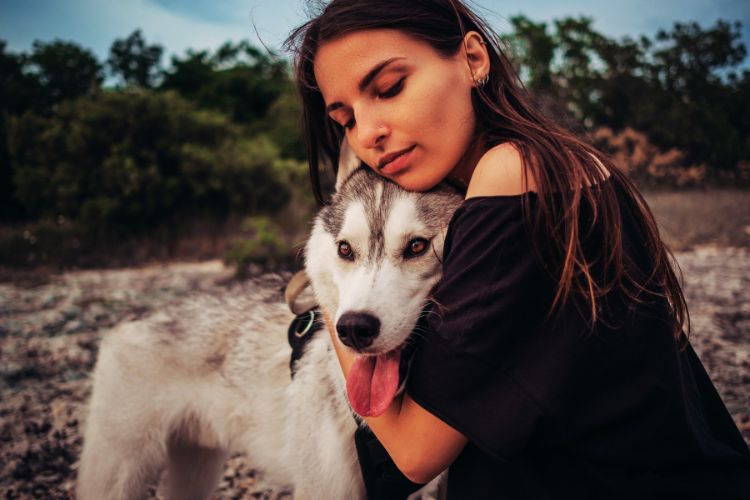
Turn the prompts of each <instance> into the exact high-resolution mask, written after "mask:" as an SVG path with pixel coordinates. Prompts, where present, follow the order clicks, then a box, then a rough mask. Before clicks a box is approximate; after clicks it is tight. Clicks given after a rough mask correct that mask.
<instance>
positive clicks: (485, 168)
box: [466, 142, 536, 199]
mask: <svg viewBox="0 0 750 500" xmlns="http://www.w3.org/2000/svg"><path fill="white" fill-rule="evenodd" d="M529 191H536V185H535V183H534V179H533V176H532V175H531V172H530V171H529V170H528V169H527V167H526V164H525V162H524V158H523V155H522V154H521V152H520V151H519V149H518V147H517V146H516V145H515V144H513V143H510V142H505V143H502V144H498V145H497V146H495V147H493V148H490V149H489V150H487V152H485V153H484V155H483V156H482V157H481V158H480V159H479V162H478V163H477V166H476V167H475V168H474V172H473V173H472V176H471V180H470V181H469V187H468V188H467V190H466V199H470V198H476V197H485V196H497V197H500V196H518V195H522V194H524V193H526V192H529Z"/></svg>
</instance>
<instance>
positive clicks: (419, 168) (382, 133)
mask: <svg viewBox="0 0 750 500" xmlns="http://www.w3.org/2000/svg"><path fill="white" fill-rule="evenodd" d="M314 70H315V78H316V80H317V83H318V86H319V87H320V91H321V92H322V95H323V99H324V100H325V104H326V106H327V111H328V115H329V117H330V118H331V119H332V120H334V121H335V122H337V123H339V124H340V125H341V126H343V127H344V128H345V131H346V137H347V139H348V141H349V144H350V145H351V147H352V149H353V150H354V152H355V153H356V154H357V156H358V157H359V158H360V159H361V160H362V161H364V162H365V163H366V164H367V165H368V166H370V167H371V168H373V169H374V170H375V171H376V172H378V173H379V174H381V175H383V176H384V177H387V178H388V179H391V180H393V181H395V182H396V183H398V184H399V185H401V186H402V187H404V188H406V189H408V190H411V191H424V190H427V189H430V188H432V187H433V186H435V185H436V184H437V183H438V182H440V181H441V180H443V179H444V178H445V177H446V176H454V177H457V178H460V177H466V173H467V172H466V171H465V170H466V165H468V164H473V163H472V162H470V161H469V158H470V157H472V156H473V149H474V148H473V147H471V146H472V145H471V142H472V137H473V132H474V126H475V116H474V110H473V108H472V103H471V89H472V87H473V86H474V77H473V75H472V69H470V67H469V65H468V64H467V56H466V52H465V51H464V50H459V51H458V52H457V53H456V55H455V56H452V57H449V58H445V57H441V56H440V55H439V54H438V52H436V51H435V50H434V49H433V48H432V47H431V46H430V45H428V44H427V43H425V42H422V41H419V40H417V39H415V38H412V37H410V36H408V35H406V34H404V33H402V32H400V31H397V30H390V29H388V30H386V29H378V30H365V31H357V32H354V33H350V34H347V35H344V36H341V37H338V38H335V39H333V40H330V41H327V42H325V43H323V44H321V45H320V47H319V48H318V53H317V56H316V58H315V61H314ZM468 174H469V175H470V174H471V172H470V171H469V172H468ZM463 180H468V179H463Z"/></svg>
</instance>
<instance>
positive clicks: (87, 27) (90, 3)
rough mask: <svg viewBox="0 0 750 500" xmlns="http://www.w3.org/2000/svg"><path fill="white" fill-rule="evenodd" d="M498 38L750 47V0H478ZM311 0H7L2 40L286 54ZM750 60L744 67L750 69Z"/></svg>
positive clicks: (2, 7)
mask: <svg viewBox="0 0 750 500" xmlns="http://www.w3.org/2000/svg"><path fill="white" fill-rule="evenodd" d="M473 4H474V5H475V6H479V9H478V10H479V12H480V14H481V15H483V17H485V19H487V20H488V21H489V22H490V24H491V25H492V26H493V27H494V28H495V29H496V30H497V31H499V32H503V31H504V30H507V29H508V26H509V23H508V18H510V17H511V16H514V15H516V14H524V15H526V16H527V17H529V18H530V19H532V20H534V21H550V20H552V19H557V18H561V17H564V16H578V15H584V16H587V17H591V18H592V19H593V20H594V23H593V26H594V29H595V30H597V31H599V32H600V33H602V34H604V35H607V36H609V37H614V38H617V39H620V38H622V37H623V36H626V35H627V36H631V37H637V36H639V35H642V34H643V35H648V36H653V35H654V34H655V33H656V32H657V31H658V30H659V29H669V28H671V27H672V25H673V23H674V22H675V21H697V22H699V24H701V26H703V27H704V28H705V27H708V26H710V25H712V24H713V23H714V22H715V21H716V20H717V19H720V18H721V19H726V20H730V21H735V20H737V21H741V22H742V25H743V27H742V35H743V36H742V38H743V41H744V43H745V45H746V46H747V47H748V48H750V1H748V0H620V1H619V2H603V1H602V0H566V1H564V2H562V1H560V0H525V1H523V2H518V1H516V2H513V1H509V0H473ZM305 5H306V2H305V1H304V0H0V40H5V41H6V42H7V44H8V49H9V50H11V51H13V52H21V51H29V50H30V49H31V46H32V43H33V42H34V41H35V40H42V41H45V42H48V41H52V40H54V39H62V40H68V41H74V42H77V43H78V44H80V45H82V46H83V47H86V48H88V49H91V50H92V51H93V52H94V53H95V54H96V55H97V57H98V58H99V60H100V61H104V60H106V58H107V55H108V52H109V48H110V46H111V44H112V42H113V41H114V40H115V39H118V38H125V37H127V36H128V35H129V34H130V33H132V32H133V31H134V30H136V29H141V30H142V32H143V35H144V38H145V39H146V41H147V42H148V43H149V44H153V43H158V44H159V45H162V46H163V47H164V48H165V55H166V56H167V57H165V58H164V59H163V60H162V63H163V64H165V65H168V62H169V56H171V55H180V56H181V55H183V54H184V53H185V51H186V50H187V49H189V48H192V49H194V50H203V49H209V50H213V49H216V48H217V47H219V46H220V45H222V44H223V43H224V42H226V41H229V40H231V41H234V42H237V41H239V40H242V39H248V40H250V41H251V42H253V43H255V44H263V45H265V46H266V47H268V48H270V49H279V48H280V47H281V43H282V42H283V40H284V39H285V38H286V36H287V35H288V34H289V32H290V31H291V30H292V29H293V28H294V27H296V26H297V25H299V24H301V23H302V22H304V21H305V20H306V15H305V12H306V9H305ZM749 61H750V59H746V60H745V63H744V66H745V67H750V62H749Z"/></svg>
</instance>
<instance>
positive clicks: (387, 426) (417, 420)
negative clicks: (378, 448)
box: [323, 310, 467, 484]
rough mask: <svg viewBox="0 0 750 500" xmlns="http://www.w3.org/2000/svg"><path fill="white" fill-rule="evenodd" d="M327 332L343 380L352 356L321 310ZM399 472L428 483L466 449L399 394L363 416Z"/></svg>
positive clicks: (459, 439)
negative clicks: (375, 413) (372, 414)
mask: <svg viewBox="0 0 750 500" xmlns="http://www.w3.org/2000/svg"><path fill="white" fill-rule="evenodd" d="M323 318H324V319H325V322H326V326H327V327H328V332H329V334H330V335H331V341H332V342H333V347H334V349H335V350H336V355H337V356H338V359H339V363H340V364H341V370H342V372H343V373H344V378H347V377H348V375H349V370H350V369H351V367H352V364H354V359H355V357H356V354H355V353H354V352H353V351H352V350H351V349H349V348H347V347H346V346H345V345H343V344H342V343H341V341H340V340H339V339H338V335H337V333H336V328H335V326H334V325H333V322H332V321H331V317H330V316H329V315H328V312H327V311H325V310H323ZM364 420H365V422H367V425H368V426H369V427H370V429H371V430H372V432H373V433H374V434H375V436H376V437H377V438H378V440H379V441H380V443H381V444H382V445H383V446H384V447H385V449H386V451H388V454H389V455H390V456H391V458H392V459H393V462H394V463H395V464H396V466H397V467H398V468H399V470H401V472H402V473H403V474H404V475H405V476H406V477H407V478H409V480H410V481H413V482H415V483H420V484H423V483H428V482H430V481H431V480H432V479H434V478H435V477H437V476H438V474H440V473H441V472H442V471H444V470H445V469H447V468H448V466H449V465H450V464H451V463H453V461H454V460H455V459H456V457H457V456H458V455H459V453H461V450H463V448H464V446H466V442H467V439H466V437H465V436H464V435H463V434H461V433H460V432H458V431H457V430H455V429H454V428H453V427H451V426H449V425H448V424H446V423H445V422H443V421H442V420H440V419H439V418H437V417H436V416H434V415H433V414H432V413H430V412H428V411H427V410H425V409H424V408H422V407H421V406H419V405H418V404H417V403H416V402H415V401H414V400H413V399H411V398H410V397H409V395H408V394H406V393H403V394H401V395H399V396H397V397H395V398H394V399H393V402H392V403H391V405H390V406H389V407H388V409H387V410H386V411H385V413H383V414H382V415H380V416H378V417H364Z"/></svg>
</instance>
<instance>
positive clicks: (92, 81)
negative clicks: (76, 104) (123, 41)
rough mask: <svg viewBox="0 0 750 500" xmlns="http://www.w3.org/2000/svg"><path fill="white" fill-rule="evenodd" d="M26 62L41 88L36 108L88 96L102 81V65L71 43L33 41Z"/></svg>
mask: <svg viewBox="0 0 750 500" xmlns="http://www.w3.org/2000/svg"><path fill="white" fill-rule="evenodd" d="M28 62H29V70H30V72H31V73H32V74H33V75H34V76H35V77H36V79H37V81H38V83H39V86H40V95H39V99H38V101H39V106H40V107H42V108H44V109H48V110H52V109H53V108H54V107H55V106H57V105H58V104H59V103H61V102H63V101H65V100H69V99H75V98H77V97H80V96H85V95H91V94H92V93H93V92H95V91H96V90H98V89H99V88H100V86H101V83H102V80H103V77H102V65H101V64H99V61H97V59H96V57H95V56H94V54H93V53H92V52H91V51H90V50H87V49H84V48H82V47H80V46H79V45H77V44H75V43H72V42H64V41H62V40H55V41H54V42H50V43H45V42H40V41H36V42H34V45H33V50H32V53H31V56H30V57H29V58H28Z"/></svg>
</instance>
